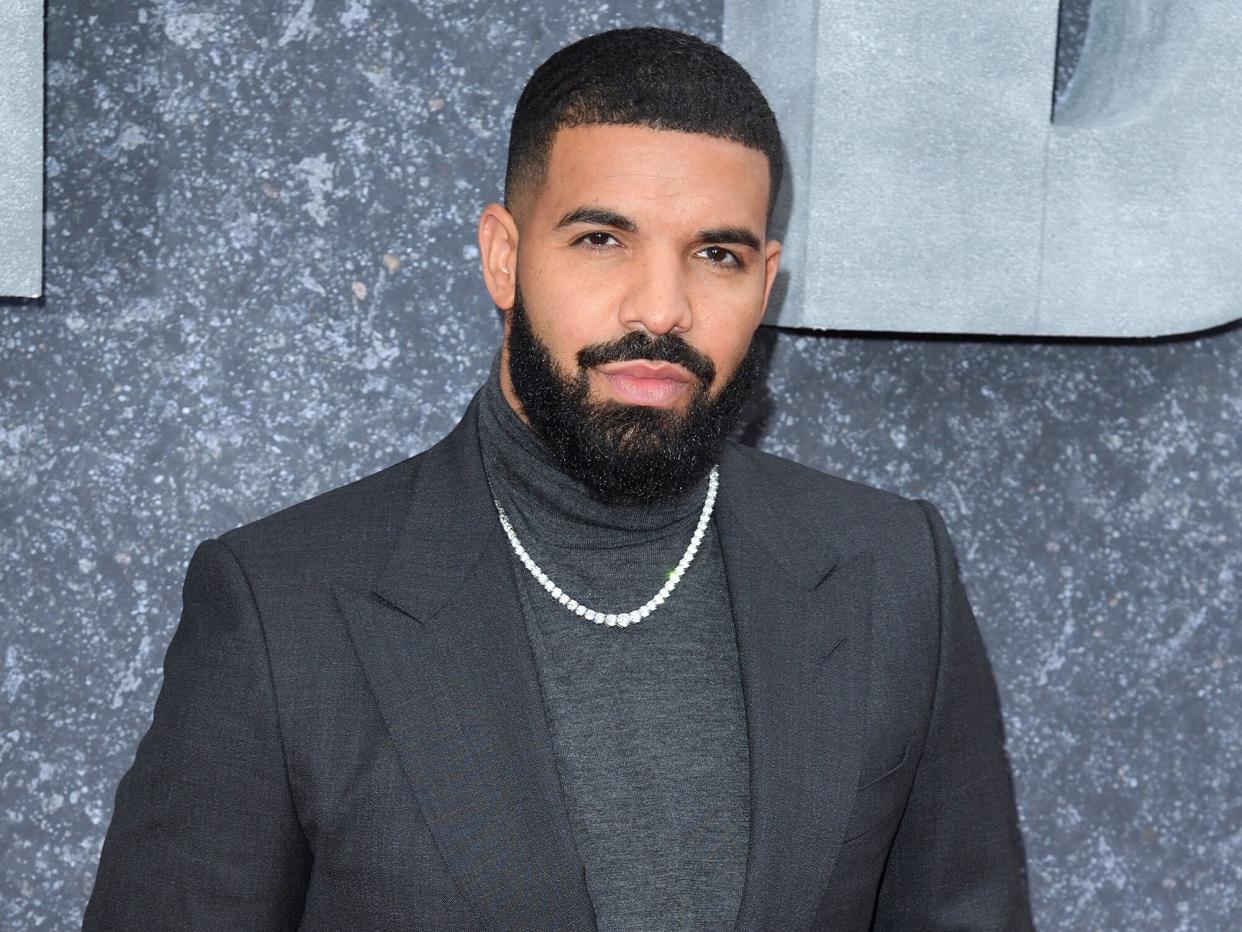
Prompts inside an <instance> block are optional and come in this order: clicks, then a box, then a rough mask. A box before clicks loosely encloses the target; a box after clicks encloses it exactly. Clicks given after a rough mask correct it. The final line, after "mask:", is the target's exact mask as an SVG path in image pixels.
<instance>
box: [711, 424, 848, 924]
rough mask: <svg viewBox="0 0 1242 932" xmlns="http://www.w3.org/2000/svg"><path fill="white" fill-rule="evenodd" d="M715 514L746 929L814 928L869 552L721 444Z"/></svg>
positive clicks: (843, 759)
mask: <svg viewBox="0 0 1242 932" xmlns="http://www.w3.org/2000/svg"><path fill="white" fill-rule="evenodd" d="M720 469H721V483H720V493H719V499H718V519H717V520H718V521H719V522H720V523H719V531H720V537H721V549H722V551H723V554H724V562H725V574H726V577H727V579H728V587H729V596H730V599H731V601H732V604H733V617H734V624H735V626H736V631H737V640H738V658H739V664H740V668H741V676H742V692H743V696H744V701H745V706H746V725H747V736H748V741H749V747H750V794H751V814H750V818H751V824H750V848H749V853H748V857H747V863H746V879H745V883H744V886H743V892H742V901H741V907H740V909H739V912H738V918H737V923H736V926H735V928H736V929H737V930H738V932H761V930H768V929H800V928H806V927H807V926H808V925H809V924H810V922H811V920H812V917H813V915H814V910H815V907H816V905H817V902H818V899H819V896H820V891H821V890H822V889H823V887H824V881H825V880H826V878H827V877H828V875H829V872H830V871H831V870H832V866H833V864H834V863H835V860H836V854H837V850H838V846H839V843H840V841H841V836H842V834H843V832H844V829H845V824H846V819H847V817H848V815H849V811H850V809H851V807H852V805H853V801H854V788H855V786H856V785H857V780H858V768H859V760H860V750H861V740H862V728H863V723H864V720H865V719H864V715H865V706H866V683H867V679H866V667H867V664H868V659H869V631H870V625H869V624H868V616H869V612H870V598H871V569H872V560H871V555H870V554H869V553H865V552H864V553H861V554H859V555H856V556H853V557H851V558H850V559H842V558H841V556H840V554H841V550H840V549H839V548H838V547H836V546H834V545H833V544H831V543H829V541H828V540H827V539H826V538H827V537H828V536H829V535H828V534H827V533H826V532H825V531H824V530H823V529H822V528H820V527H819V526H818V525H817V524H816V523H815V522H816V521H817V520H820V519H822V515H819V514H816V513H815V512H814V510H813V509H811V508H810V507H809V506H810V503H809V502H805V501H800V500H799V499H798V498H797V497H796V495H795V496H792V497H791V496H790V495H789V494H787V490H782V489H776V488H773V487H772V485H771V480H770V479H768V478H767V476H766V475H764V474H762V473H761V471H760V468H759V461H758V460H757V459H755V458H754V456H753V454H750V453H748V452H747V451H744V450H741V449H739V448H737V447H735V446H734V445H733V444H732V443H729V444H726V445H725V448H724V450H723V451H722V456H721V467H720Z"/></svg>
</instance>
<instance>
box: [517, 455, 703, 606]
mask: <svg viewBox="0 0 1242 932" xmlns="http://www.w3.org/2000/svg"><path fill="white" fill-rule="evenodd" d="M719 484H720V480H719V471H718V467H716V466H713V467H712V471H711V472H710V473H709V474H708V483H707V499H706V500H705V501H704V502H703V512H702V513H701V514H700V515H699V523H698V526H697V527H696V528H695V529H694V536H693V537H692V538H690V546H689V547H687V548H686V552H685V553H684V554H682V557H681V561H680V562H679V563H678V564H677V566H676V568H675V569H674V570H673V571H672V572H671V573H670V574H669V577H668V582H666V583H665V584H664V585H663V586H662V587H661V589H660V591H659V592H657V593H656V594H655V595H654V596H652V597H651V599H650V600H649V601H648V602H647V604H646V605H643V606H642V607H640V608H636V609H634V610H633V611H630V612H619V613H616V614H614V613H612V612H601V611H599V610H598V609H594V608H587V607H586V606H585V605H583V604H582V603H581V602H579V601H578V600H577V599H574V598H570V595H569V593H568V592H564V591H563V590H562V589H561V587H560V586H558V585H557V584H556V583H554V582H553V581H552V580H551V579H549V578H548V574H547V573H545V572H544V571H543V570H541V569H540V568H539V565H538V564H537V563H535V561H534V560H532V559H531V556H530V554H529V553H527V552H526V548H525V547H523V546H522V543H521V541H519V540H518V539H517V535H516V534H515V533H513V525H511V524H510V523H509V516H508V515H507V514H505V510H504V508H503V507H501V504H500V502H499V501H498V500H497V499H495V498H493V499H492V501H494V502H495V503H496V510H497V511H498V512H499V513H500V524H501V526H502V527H503V528H504V529H505V534H507V535H508V537H509V543H511V544H512V545H513V552H514V553H516V554H517V555H518V558H519V559H520V560H521V561H522V563H523V565H524V566H525V567H526V568H527V569H528V570H530V572H531V575H532V576H534V577H535V579H536V580H538V581H539V585H541V586H543V588H544V589H545V590H546V591H547V593H548V594H549V595H550V596H552V598H554V599H556V601H557V602H559V603H560V604H561V605H564V606H565V607H566V608H567V609H569V610H570V611H571V612H573V613H574V614H575V615H579V616H581V617H582V618H585V619H586V620H587V621H593V622H595V623H596V624H605V625H609V626H610V627H611V626H615V627H618V628H624V627H626V626H627V625H630V624H638V622H640V621H642V620H643V619H644V618H646V617H647V616H648V615H650V614H651V613H652V612H654V611H655V610H656V609H657V608H659V607H660V606H661V605H663V604H664V600H665V599H667V598H668V597H669V595H670V593H672V591H673V590H674V589H676V588H677V584H678V583H679V582H681V577H682V574H684V573H685V572H686V569H687V568H688V567H689V566H690V561H692V560H693V559H694V555H695V554H696V553H698V550H699V544H700V543H701V542H702V540H703V532H704V531H705V530H706V529H707V522H708V521H709V520H710V519H711V516H712V506H713V505H715V504H716V489H717V487H718V486H719Z"/></svg>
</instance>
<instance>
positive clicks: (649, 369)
mask: <svg viewBox="0 0 1242 932" xmlns="http://www.w3.org/2000/svg"><path fill="white" fill-rule="evenodd" d="M599 371H600V372H601V373H603V374H604V375H627V376H629V377H630V378H633V379H671V380H672V381H674V382H690V381H693V377H692V376H691V375H690V373H689V372H687V371H686V370H685V369H683V368H682V367H681V366H675V365H673V364H672V363H671V362H645V361H643V360H635V361H633V362H610V363H608V364H607V365H605V366H600V367H599Z"/></svg>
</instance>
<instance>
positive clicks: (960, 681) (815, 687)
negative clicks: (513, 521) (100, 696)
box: [84, 395, 1031, 932]
mask: <svg viewBox="0 0 1242 932" xmlns="http://www.w3.org/2000/svg"><path fill="white" fill-rule="evenodd" d="M477 404H478V397H477V395H476V397H475V399H474V401H472V402H471V404H470V407H469V408H468V409H467V411H466V414H465V416H464V417H463V419H462V421H461V422H460V423H459V424H458V425H457V426H456V427H455V428H454V429H453V431H452V432H451V433H450V434H449V435H448V436H447V437H445V438H444V439H443V440H441V441H440V442H439V443H437V444H436V445H435V446H434V447H432V448H431V449H429V450H427V451H425V452H423V453H421V454H419V455H417V456H414V457H411V458H409V459H406V460H403V461H402V462H399V463H396V464H394V465H392V466H390V467H388V468H387V469H384V470H382V471H380V472H377V473H375V474H373V475H370V476H367V477H365V478H363V479H360V480H357V481H355V482H352V483H350V484H348V485H345V486H342V487H340V488H337V489H334V490H332V491H329V492H326V493H324V494H322V495H319V496H317V497H315V498H313V499H310V500H309V501H306V502H302V503H300V504H297V505H294V506H292V507H290V508H287V509H285V510H283V511H280V512H277V513H275V514H272V515H269V516H267V517H265V518H262V519H260V520H258V521H255V522H253V523H251V524H248V525H246V526H244V527H240V528H237V529H235V530H231V531H229V532H227V533H225V534H222V535H221V536H220V537H219V538H218V539H211V540H206V541H204V542H203V543H201V544H200V545H199V546H198V548H197V549H196V550H195V552H194V555H193V557H192V558H191V560H190V564H189V568H188V571H187V574H186V578H185V586H184V589H183V599H184V610H183V613H182V616H181V621H180V624H179V625H178V627H177V630H176V633H175V634H174V636H173V638H172V641H171V643H170V645H169V647H168V652H167V655H166V656H165V659H164V682H163V686H162V688H161V691H160V694H159V699H158V700H157V702H156V706H155V715H154V721H153V722H152V724H151V727H150V730H149V731H148V732H147V734H146V735H145V737H144V738H143V739H142V742H141V744H140V745H139V747H138V752H137V756H136V759H135V761H134V763H133V766H132V767H131V768H130V769H129V771H128V772H127V773H126V774H125V776H124V777H123V778H122V780H121V782H120V785H119V787H118V789H117V793H116V806H115V812H114V814H113V817H112V823H111V825H110V827H109V829H108V834H107V837H106V839H105V843H104V847H103V854H102V858H101V861H100V865H99V871H98V875H97V879H96V883H95V888H94V891H93V893H92V895H91V899H90V902H89V904H88V906H87V910H86V915H85V919H84V928H85V929H91V930H95V929H125V930H130V929H143V930H153V929H179V930H180V929H194V930H197V929H213V930H214V929H220V930H230V932H232V930H240V929H263V930H267V929H295V928H300V929H306V930H345V929H349V930H389V929H392V930H396V929H406V930H408V929H428V930H452V932H463V930H482V929H486V930H502V929H504V930H544V929H563V930H590V929H594V928H595V917H594V914H593V911H592V907H591V900H590V895H589V891H588V887H587V880H586V875H585V872H584V870H583V867H582V863H581V860H580V859H579V857H578V855H577V853H576V851H575V848H574V844H573V837H572V834H571V830H570V826H569V820H568V816H567V814H566V809H565V804H564V802H563V799H562V796H561V788H560V782H559V777H558V774H557V769H556V763H555V757H554V753H553V748H552V745H551V739H550V736H549V732H548V727H547V723H546V719H545V716H544V710H543V705H542V699H541V695H540V692H539V688H538V682H537V680H536V672H535V666H534V659H533V657H532V654H531V651H530V648H529V644H528V641H527V637H526V627H525V624H524V623H523V620H522V617H521V614H520V612H521V609H520V607H519V603H518V596H517V589H516V578H515V576H514V560H513V557H512V555H511V553H510V550H509V544H508V541H507V540H506V538H505V536H504V533H503V530H502V529H501V527H500V524H499V521H498V519H497V515H496V511H495V508H494V506H493V504H492V501H491V498H490V496H489V494H488V487H487V484H486V481H485V479H484V477H483V472H482V467H481V462H480V458H479V452H478V446H477V443H478V441H477V431H476V428H475V408H476V406H477ZM714 517H715V518H716V520H718V521H719V522H720V524H719V531H720V539H721V542H722V547H723V552H724V562H725V570H726V575H727V579H728V588H729V595H730V597H731V600H732V604H733V610H734V622H735V624H736V627H737V641H738V652H739V660H740V667H741V676H742V687H743V693H744V697H745V706H746V724H747V730H748V739H749V746H750V768H751V772H750V793H751V830H750V847H749V854H748V859H747V865H746V878H745V886H744V892H743V895H742V903H741V910H740V913H739V915H738V919H737V924H736V929H737V930H740V932H761V930H768V932H786V930H801V929H824V930H833V932H852V930H867V929H877V930H888V932H895V930H904V932H936V930H945V932H947V930H954V932H966V930H977V932H985V930H986V932H1000V930H1025V929H1030V928H1031V920H1030V915H1029V906H1028V899H1027V889H1026V880H1025V869H1024V857H1023V851H1022V841H1021V837H1020V834H1019V831H1018V823H1017V813H1016V810H1015V805H1014V794H1013V788H1012V783H1011V779H1010V774H1009V769H1008V765H1007V762H1006V757H1005V754H1004V750H1003V744H1002V742H1003V731H1002V723H1001V717H1000V709H999V703H998V697H997V691H996V686H995V683H994V681H993V678H992V673H991V670H990V667H989V664H988V661H987V658H986V656H985V654H984V650H983V644H982V643H981V640H980V636H979V631H978V628H977V626H976V624H975V620H974V618H973V616H972V614H971V610H970V607H969V605H968V603H967V600H966V595H965V592H964V591H963V588H962V585H961V582H960V581H959V577H958V570H957V564H956V560H955V558H954V554H953V550H952V547H951V544H950V541H949V537H948V536H947V534H946V531H945V527H944V523H943V521H942V519H941V517H940V515H939V513H938V512H937V511H936V509H935V508H934V507H933V506H932V505H931V504H929V503H927V502H925V501H922V500H918V501H911V500H909V499H905V498H902V497H900V496H897V495H894V494H891V493H888V492H883V491H880V490H877V489H873V488H870V487H867V486H864V485H859V484H857V483H853V482H849V481H846V480H843V479H839V478H835V477H831V476H827V475H825V474H823V473H820V472H817V471H815V470H812V469H809V468H807V467H804V466H800V465H798V464H796V463H793V462H791V461H789V460H785V459H781V458H779V457H775V456H772V455H770V454H766V453H763V452H759V451H757V450H754V449H751V448H748V447H744V446H741V445H738V444H736V443H733V442H729V443H728V444H727V445H726V447H725V449H724V451H723V453H722V456H721V460H720V492H719V494H718V498H717V505H716V511H715V515H714ZM654 623H656V624H658V623H659V622H658V621H656V622H654ZM621 635H623V632H618V636H621ZM618 711H619V713H620V712H622V711H623V710H618ZM634 882H635V883H645V882H650V881H649V878H646V877H644V876H643V875H642V874H638V875H636V876H635V877H634Z"/></svg>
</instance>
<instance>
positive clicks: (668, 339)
mask: <svg viewBox="0 0 1242 932" xmlns="http://www.w3.org/2000/svg"><path fill="white" fill-rule="evenodd" d="M767 196H768V166H767V160H766V158H765V157H764V156H763V154H762V153H760V152H757V151H755V150H753V149H749V148H747V147H745V146H742V145H741V144H739V143H735V142H730V141H727V140H722V139H717V138H714V137H711V136H705V135H700V134H692V133H680V132H669V131H662V130H653V129H649V128H647V127H641V126H631V125H607V124H606V125H590V126H578V127H572V128H568V129H562V130H560V131H559V132H558V133H557V134H556V136H555V138H554V140H553V144H552V149H551V153H550V156H549V161H548V166H547V172H546V176H545V179H544V182H543V184H542V185H540V186H539V188H538V189H537V190H534V191H527V192H523V195H522V196H521V197H519V198H518V199H517V203H515V205H514V208H515V213H517V215H518V219H514V218H513V217H512V216H510V215H509V213H508V212H507V211H505V210H504V208H503V207H500V206H499V205H489V207H488V208H487V209H486V210H485V211H484V215H483V218H482V219H481V221H480V245H481V247H482V251H483V265H484V275H485V278H486V279H487V281H488V287H489V290H490V291H491V292H492V296H493V299H495V300H496V302H497V304H498V305H499V306H501V307H502V308H505V309H506V317H505V344H504V347H503V349H502V359H501V386H502V389H503V391H504V394H505V397H506V399H507V400H508V401H509V403H510V405H511V406H513V408H514V410H515V411H517V412H518V414H519V415H520V416H522V417H523V419H524V420H526V422H527V423H528V424H530V425H531V427H532V429H533V430H535V432H536V433H538V434H539V435H540V436H541V438H542V439H543V440H544V442H545V444H546V445H547V446H548V448H549V450H550V451H551V452H552V454H553V456H554V457H555V458H556V459H557V461H558V463H559V464H560V465H561V467H562V468H563V469H564V470H565V471H566V472H568V473H569V474H571V475H574V476H576V477H577V478H579V479H580V480H581V481H583V482H584V484H586V485H587V487H588V488H589V489H591V490H592V491H593V492H594V494H596V496H597V497H599V498H600V499H601V500H605V501H634V500H639V501H642V500H647V501H650V500H658V499H661V498H666V497H668V496H671V495H676V494H678V493H680V492H683V491H685V490H687V489H689V488H691V487H692V486H693V485H694V484H695V483H697V482H698V481H699V480H700V479H701V478H702V476H703V475H704V474H705V473H706V471H707V470H708V469H709V468H710V467H711V465H712V463H714V462H715V460H716V457H717V455H718V453H719V449H720V445H721V443H722V442H723V440H724V439H725V437H727V436H728V434H729V432H730V431H731V430H732V428H733V427H734V425H735V423H736V420H737V416H738V414H739V413H740V410H741V407H742V405H743V403H744V402H745V400H746V397H747V395H748V394H749V392H750V389H751V387H752V384H753V382H754V379H755V378H756V376H757V375H758V366H757V360H756V352H757V348H756V347H754V346H753V343H752V338H753V336H754V332H755V328H756V327H757V326H758V324H759V321H760V320H761V319H762V317H763V312H764V308H765V306H766V303H767V298H768V294H769V293H770V290H771V286H772V282H773V280H774V279H775V276H776V270H777V265H778V262H779V252H780V244H779V243H776V242H774V241H767V242H765V240H764V234H765V228H766V225H765V220H766V213H767ZM519 231H520V233H519ZM519 236H520V239H519Z"/></svg>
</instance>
